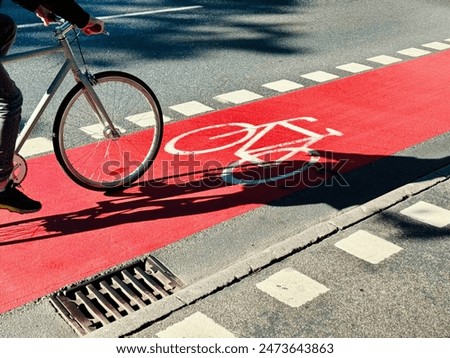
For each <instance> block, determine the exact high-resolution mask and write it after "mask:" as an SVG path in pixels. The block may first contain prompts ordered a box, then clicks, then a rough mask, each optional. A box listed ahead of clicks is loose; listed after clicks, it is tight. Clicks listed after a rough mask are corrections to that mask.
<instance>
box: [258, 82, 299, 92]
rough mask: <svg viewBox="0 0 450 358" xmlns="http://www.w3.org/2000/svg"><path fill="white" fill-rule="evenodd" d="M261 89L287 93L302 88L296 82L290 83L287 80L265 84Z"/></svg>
mask: <svg viewBox="0 0 450 358" xmlns="http://www.w3.org/2000/svg"><path fill="white" fill-rule="evenodd" d="M263 87H266V88H269V89H271V90H274V91H277V92H287V91H292V90H296V89H299V88H302V87H304V86H303V85H302V84H300V83H297V82H292V81H289V80H280V81H275V82H270V83H266V84H265V85H263Z"/></svg>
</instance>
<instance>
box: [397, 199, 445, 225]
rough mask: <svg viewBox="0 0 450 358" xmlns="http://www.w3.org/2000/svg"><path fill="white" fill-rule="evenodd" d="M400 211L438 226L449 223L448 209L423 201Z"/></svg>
mask: <svg viewBox="0 0 450 358" xmlns="http://www.w3.org/2000/svg"><path fill="white" fill-rule="evenodd" d="M400 213H401V214H403V215H406V216H409V217H411V218H413V219H415V220H419V221H421V222H424V223H426V224H429V225H432V226H436V227H439V228H442V227H444V226H447V225H449V224H450V211H449V210H447V209H444V208H440V207H439V206H436V205H433V204H429V203H426V202H424V201H419V202H418V203H416V204H414V205H411V206H410V207H409V208H406V209H404V210H402V211H400Z"/></svg>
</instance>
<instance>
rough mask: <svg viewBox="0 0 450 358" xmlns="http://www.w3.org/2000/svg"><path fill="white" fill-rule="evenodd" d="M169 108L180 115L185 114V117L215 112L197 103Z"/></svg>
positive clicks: (181, 104) (187, 103)
mask: <svg viewBox="0 0 450 358" xmlns="http://www.w3.org/2000/svg"><path fill="white" fill-rule="evenodd" d="M169 108H170V109H173V110H174V111H176V112H178V113H181V114H184V115H185V116H193V115H195V114H200V113H205V112H209V111H212V110H213V109H212V108H211V107H208V106H206V105H204V104H203V103H200V102H197V101H191V102H186V103H180V104H176V105H174V106H171V107H169Z"/></svg>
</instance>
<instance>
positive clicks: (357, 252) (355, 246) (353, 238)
mask: <svg viewBox="0 0 450 358" xmlns="http://www.w3.org/2000/svg"><path fill="white" fill-rule="evenodd" d="M335 246H336V247H338V248H339V249H341V250H344V251H345V252H347V253H349V254H351V255H353V256H356V257H358V258H360V259H362V260H364V261H367V262H370V263H371V264H378V263H380V262H381V261H383V260H385V259H387V258H388V257H390V256H391V255H393V254H395V253H397V252H399V251H401V250H402V248H401V247H399V246H397V245H395V244H393V243H391V242H389V241H387V240H385V239H382V238H380V237H378V236H375V235H373V234H371V233H369V232H367V231H364V230H359V231H357V232H355V233H354V234H352V235H350V236H348V237H347V238H345V239H342V240H340V241H338V242H337V243H336V244H335Z"/></svg>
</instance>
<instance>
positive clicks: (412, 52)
mask: <svg viewBox="0 0 450 358" xmlns="http://www.w3.org/2000/svg"><path fill="white" fill-rule="evenodd" d="M397 52H398V53H399V54H401V55H405V56H409V57H420V56H424V55H428V54H430V53H431V52H430V51H427V50H422V49H420V48H415V47H411V48H407V49H404V50H401V51H397Z"/></svg>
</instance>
